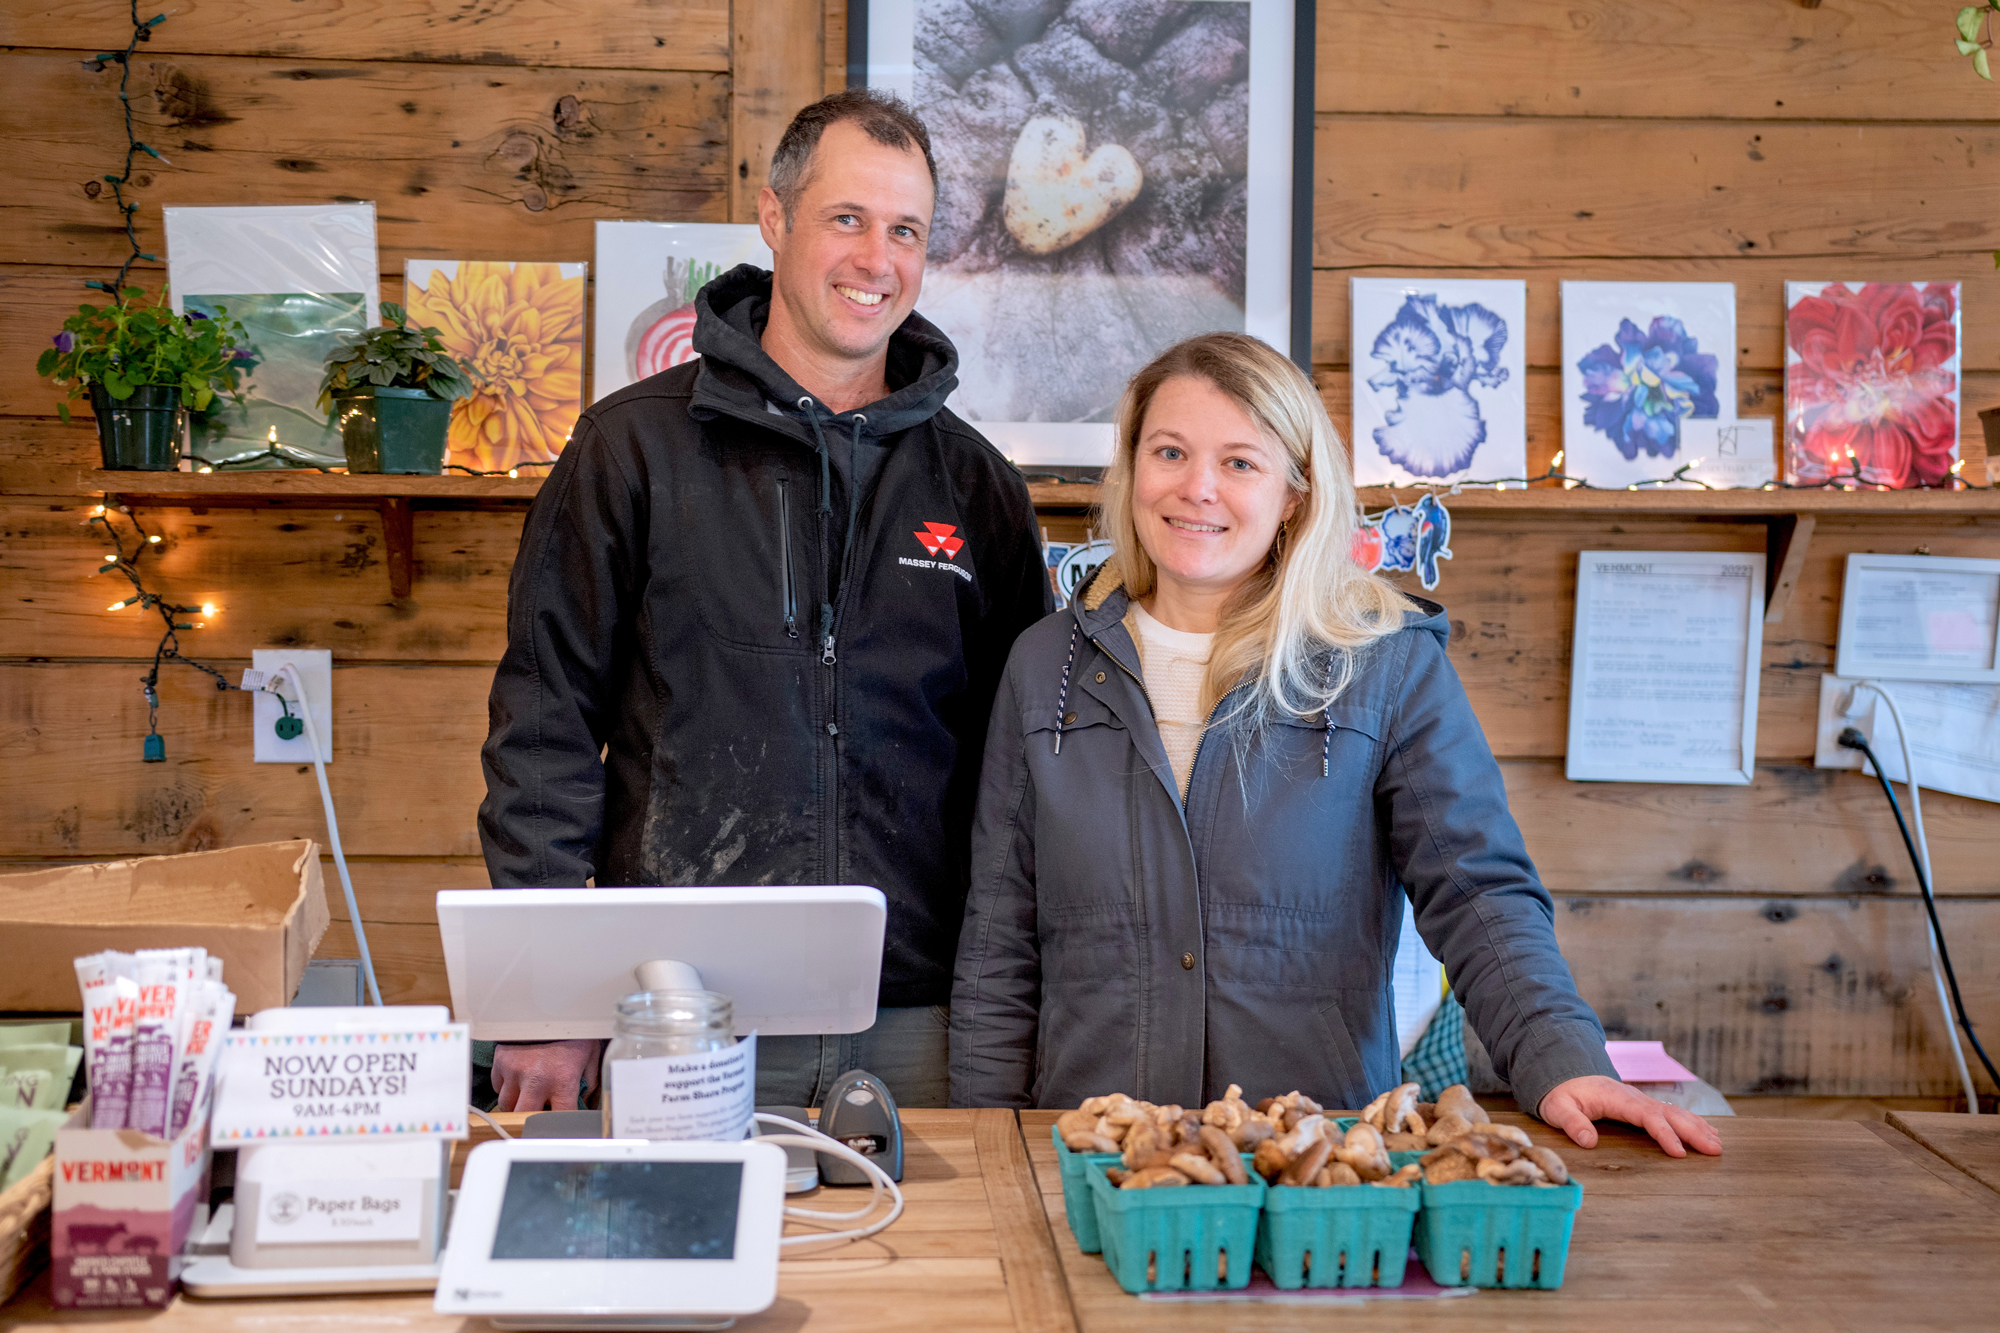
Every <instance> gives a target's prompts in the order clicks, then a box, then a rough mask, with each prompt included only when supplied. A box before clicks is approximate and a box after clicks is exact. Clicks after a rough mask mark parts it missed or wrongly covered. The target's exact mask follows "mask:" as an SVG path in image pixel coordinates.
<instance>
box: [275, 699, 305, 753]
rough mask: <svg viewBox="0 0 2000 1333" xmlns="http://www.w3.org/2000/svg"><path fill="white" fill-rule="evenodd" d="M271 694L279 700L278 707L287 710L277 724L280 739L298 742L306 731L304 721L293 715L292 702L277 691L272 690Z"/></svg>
mask: <svg viewBox="0 0 2000 1333" xmlns="http://www.w3.org/2000/svg"><path fill="white" fill-rule="evenodd" d="M271 693H272V695H274V696H275V697H276V698H277V700H278V707H280V708H282V709H284V710H285V715H284V716H283V717H281V718H279V719H278V722H277V732H278V739H279V740H281V741H295V740H297V739H298V738H299V733H301V732H303V731H304V730H305V729H306V724H305V722H304V720H302V719H300V718H297V717H294V716H293V715H292V705H291V701H290V700H288V699H286V698H285V696H284V695H282V694H279V693H278V692H277V691H276V690H272V691H271Z"/></svg>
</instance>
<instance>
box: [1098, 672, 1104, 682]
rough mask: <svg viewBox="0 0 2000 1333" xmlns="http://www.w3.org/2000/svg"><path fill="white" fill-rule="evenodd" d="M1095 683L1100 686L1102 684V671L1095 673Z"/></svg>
mask: <svg viewBox="0 0 2000 1333" xmlns="http://www.w3.org/2000/svg"><path fill="white" fill-rule="evenodd" d="M1097 683H1098V684H1099V685H1102V684H1103V683H1104V673H1103V672H1102V671H1100V672H1098V673H1097Z"/></svg>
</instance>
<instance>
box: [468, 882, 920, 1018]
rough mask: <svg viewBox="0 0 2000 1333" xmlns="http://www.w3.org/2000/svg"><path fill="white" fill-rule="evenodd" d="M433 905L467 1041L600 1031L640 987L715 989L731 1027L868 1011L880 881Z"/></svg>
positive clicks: (499, 892)
mask: <svg viewBox="0 0 2000 1333" xmlns="http://www.w3.org/2000/svg"><path fill="white" fill-rule="evenodd" d="M437 915H438V933H439V934H440V935H441V936H442V937H443V939H444V962H445V971H446V972H447V973H448V974H449V975H450V978H451V1008H452V1014H453V1016H454V1017H456V1018H457V1019H458V1021H459V1022H461V1023H469V1024H471V1025H472V1037H473V1040H475V1041H554V1040H558V1039H561V1038H566V1037H608V1036H610V1035H611V1019H612V1014H613V1013H614V1011H615V1007H616V1005H617V1003H618V1001H619V1000H621V999H623V998H624V997H625V996H627V995H630V994H631V993H632V992H633V991H635V990H712V991H718V992H720V993H722V994H724V995H727V996H728V997H729V998H730V1001H731V1002H732V1004H733V1005H734V1008H735V1015H736V1031H737V1034H738V1035H747V1034H749V1033H751V1032H760V1033H762V1034H764V1035H766V1036H774V1037H775V1036H785V1035H790V1034H798V1033H812V1034H832V1033H845V1032H860V1031H863V1030H864V1029H866V1028H869V1027H872V1026H873V1025H874V1023H875V992H876V988H877V986H878V984H879V982H880V978H881V974H882V934H883V928H884V925H885V923H886V922H887V919H888V905H887V902H886V900H885V899H884V898H883V897H882V892H881V890H879V889H871V888H866V887H863V886H860V885H802V886H792V887H771V886H756V887H744V888H704V889H466V890H460V891H446V892H443V893H440V894H438V896H437Z"/></svg>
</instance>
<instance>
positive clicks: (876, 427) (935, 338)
mask: <svg viewBox="0 0 2000 1333" xmlns="http://www.w3.org/2000/svg"><path fill="white" fill-rule="evenodd" d="M694 309H695V325H694V350H695V351H696V352H698V353H699V354H700V355H701V367H700V369H699V370H698V371H697V372H696V375H695V382H694V399H693V401H692V403H690V404H689V409H688V410H689V414H690V415H691V416H693V417H694V418H695V419H696V420H697V421H712V420H714V419H715V418H717V417H724V416H727V417H736V418H738V419H740V420H743V421H750V422H755V423H757V424H760V425H764V426H768V427H770V428H772V429H775V430H778V431H780V432H782V433H783V434H786V435H790V436H793V437H794V438H796V439H797V440H798V441H799V442H800V443H802V444H805V445H808V446H811V445H812V444H813V443H814V441H813V438H812V435H811V433H810V432H809V431H808V429H807V427H806V426H805V424H804V410H805V409H802V408H801V407H800V406H799V400H800V399H801V398H813V395H811V394H809V393H807V392H806V390H805V389H803V388H801V387H800V385H799V382H798V381H797V380H795V379H793V378H792V377H791V376H790V375H788V374H786V373H785V371H784V368H783V367H781V366H780V365H779V364H778V363H777V362H776V361H773V360H772V359H771V358H770V356H769V355H768V354H766V353H765V351H764V348H763V343H762V338H763V335H764V325H765V324H766V323H767V322H768V321H769V320H770V318H771V273H770V271H769V270H768V269H761V268H758V267H757V266H756V265H755V264H738V265H737V266H736V267H735V268H733V269H731V270H729V272H727V273H725V274H723V275H722V276H721V277H719V278H717V279H715V280H714V281H713V282H711V283H709V284H708V285H707V286H705V287H703V288H702V289H701V291H699V292H698V293H696V294H695V298H694ZM888 371H889V373H888V380H889V390H890V391H889V396H888V397H887V398H883V399H881V400H880V401H878V402H873V403H869V404H868V405H867V406H865V407H862V408H860V409H858V411H859V412H860V414H861V415H862V416H863V417H865V418H867V423H866V425H865V426H863V428H862V429H863V430H864V431H865V433H867V434H868V435H872V436H874V437H876V438H878V439H880V438H885V437H887V436H891V435H895V434H897V433H899V432H901V431H905V430H908V429H909V428H910V427H912V426H919V425H922V424H923V423H924V422H926V421H929V420H930V419H931V418H932V417H934V416H936V415H937V414H938V411H939V409H941V408H942V407H943V406H944V400H945V399H946V398H948V397H950V396H951V391H952V390H953V389H955V388H957V387H958V349H957V348H955V347H953V346H952V345H951V339H949V338H947V337H945V336H944V334H943V333H941V332H940V331H939V330H938V328H937V326H936V325H934V324H932V323H931V322H930V321H929V320H927V319H925V318H924V317H923V316H922V315H919V314H917V313H916V312H915V311H912V312H911V313H910V315H909V317H908V318H907V319H905V320H904V321H903V323H902V327H900V328H898V329H897V330H896V331H895V333H893V334H891V335H890V338H889V368H888ZM766 404H773V405H776V406H777V407H778V408H779V409H781V411H782V412H783V413H784V415H783V417H779V416H777V415H776V414H774V413H772V412H771V411H770V410H769V408H768V407H767V406H766ZM813 405H814V407H815V408H816V409H817V410H818V411H819V412H821V413H822V414H826V416H830V415H831V414H830V413H828V411H827V408H826V406H825V405H824V404H822V403H820V402H819V400H818V399H817V398H813ZM853 416H854V414H853V413H846V414H843V415H842V416H841V417H840V421H841V424H842V425H843V426H847V425H849V424H850V423H851V422H852V420H853ZM822 419H823V420H824V419H826V417H825V416H823V417H822Z"/></svg>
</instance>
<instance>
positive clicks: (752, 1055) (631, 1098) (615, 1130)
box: [608, 1032, 757, 1142]
mask: <svg viewBox="0 0 2000 1333" xmlns="http://www.w3.org/2000/svg"><path fill="white" fill-rule="evenodd" d="M608 1081H609V1083H610V1085H611V1106H612V1123H611V1137H612V1138H615V1139H712V1140H717V1141H722V1142H733V1141H735V1140H737V1139H740V1138H742V1137H743V1136H744V1135H745V1134H747V1133H749V1131H750V1117H751V1113H752V1112H753V1111H754V1110H755V1109H756V1100H757V1034H756V1033H754V1032H753V1033H751V1034H750V1035H749V1036H747V1037H745V1038H744V1039H743V1040H741V1041H739V1042H737V1043H736V1044H735V1045H734V1046H725V1047H723V1048H722V1049H721V1050H719V1051H698V1052H696V1053H695V1054H693V1055H660V1056H654V1057H652V1058H651V1059H646V1060H618V1061H615V1062H613V1064H612V1066H611V1073H610V1076H609V1080H608Z"/></svg>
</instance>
